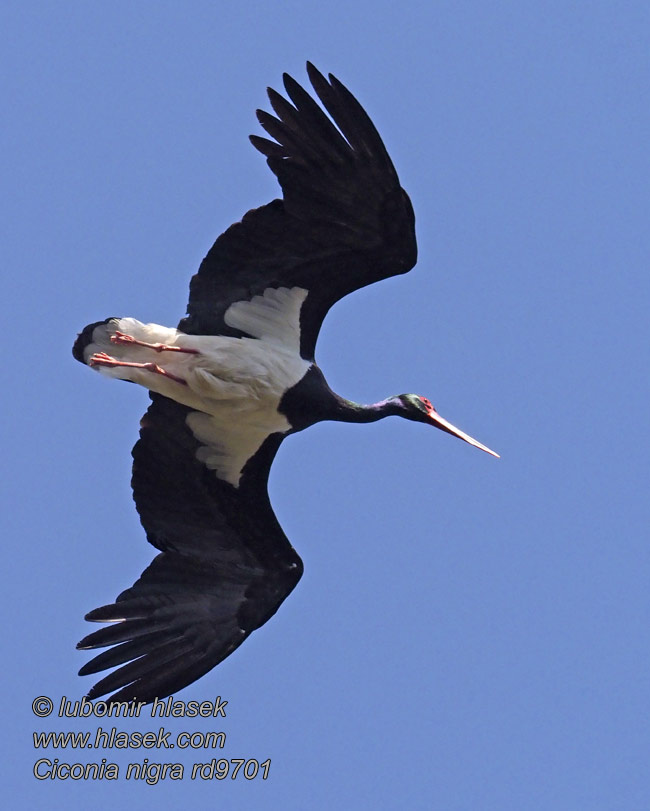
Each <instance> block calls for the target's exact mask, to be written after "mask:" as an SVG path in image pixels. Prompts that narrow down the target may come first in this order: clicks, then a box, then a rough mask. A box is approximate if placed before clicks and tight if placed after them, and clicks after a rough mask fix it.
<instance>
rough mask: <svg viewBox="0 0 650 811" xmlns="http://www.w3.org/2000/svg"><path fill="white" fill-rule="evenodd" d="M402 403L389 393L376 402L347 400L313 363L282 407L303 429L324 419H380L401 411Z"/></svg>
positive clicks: (296, 426) (290, 392)
mask: <svg viewBox="0 0 650 811" xmlns="http://www.w3.org/2000/svg"><path fill="white" fill-rule="evenodd" d="M400 408H401V403H400V401H399V400H398V399H397V398H396V397H389V398H388V399H387V400H382V401H381V402H379V403H373V404H372V405H361V404H360V403H354V402H352V400H346V399H345V398H344V397H340V396H339V395H338V394H336V393H335V392H333V391H332V389H330V387H329V386H328V385H327V382H326V380H325V378H324V377H323V374H322V372H321V371H320V369H319V368H318V367H317V366H315V365H314V366H311V367H310V369H309V371H308V372H307V374H306V375H305V376H304V377H303V378H302V380H301V381H300V382H299V383H296V385H295V386H294V387H293V388H291V389H289V391H287V392H286V393H285V395H284V397H283V398H282V400H281V401H280V405H279V407H278V409H279V411H280V412H282V413H283V414H285V415H286V417H287V419H288V420H289V422H290V423H291V427H292V428H293V430H294V431H302V430H303V428H307V426H309V425H313V424H314V423H316V422H321V421H322V420H336V421H338V422H376V421H377V420H380V419H382V418H383V417H388V416H390V415H393V414H399V413H400Z"/></svg>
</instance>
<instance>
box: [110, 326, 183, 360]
mask: <svg viewBox="0 0 650 811" xmlns="http://www.w3.org/2000/svg"><path fill="white" fill-rule="evenodd" d="M111 343H112V344H129V345H130V346H145V347H147V349H153V350H154V351H155V352H186V353H187V354H188V355H198V354H199V352H198V349H185V347H182V346H168V345H167V344H148V343H147V342H146V341H138V339H137V338H134V337H133V336H132V335H126V334H125V333H123V332H119V331H117V330H116V332H115V334H114V335H111Z"/></svg>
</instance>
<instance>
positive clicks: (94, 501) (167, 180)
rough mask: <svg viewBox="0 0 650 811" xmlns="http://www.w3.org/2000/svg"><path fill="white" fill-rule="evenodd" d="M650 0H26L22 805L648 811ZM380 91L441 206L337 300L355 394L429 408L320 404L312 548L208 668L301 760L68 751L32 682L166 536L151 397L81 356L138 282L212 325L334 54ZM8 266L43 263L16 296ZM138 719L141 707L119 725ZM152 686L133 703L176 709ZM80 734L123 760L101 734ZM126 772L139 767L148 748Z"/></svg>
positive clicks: (67, 679)
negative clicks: (273, 142)
mask: <svg viewBox="0 0 650 811" xmlns="http://www.w3.org/2000/svg"><path fill="white" fill-rule="evenodd" d="M649 13H650V12H649V11H648V6H647V3H641V2H617V3H613V2H597V1H596V2H592V3H589V4H579V3H567V2H565V1H564V0H563V2H545V3H532V2H490V3H480V2H462V0H461V1H460V2H436V3H429V4H425V3H408V2H406V3H404V4H397V3H394V2H384V0H374V1H373V2H372V3H369V2H362V1H361V0H349V1H348V2H345V3H342V2H339V0H334V2H333V3H329V4H320V5H318V6H316V4H310V3H304V2H300V3H299V2H295V1H294V0H291V1H290V2H283V3H282V4H279V3H273V2H266V3H262V2H248V0H241V2H238V3H208V2H187V3H183V4H181V3H170V2H161V3H144V2H128V3H127V2H121V1H120V2H113V3H90V4H89V3H78V2H71V3H63V4H53V3H36V2H25V3H21V4H17V3H16V4H11V5H9V4H6V5H5V6H4V8H3V11H2V30H3V32H4V33H3V40H4V42H3V47H2V49H1V53H2V56H0V59H2V62H3V65H2V71H1V74H2V79H0V81H1V82H2V97H3V102H4V104H3V106H4V107H5V109H6V110H7V111H8V113H9V115H8V118H7V120H6V121H5V124H4V126H3V129H2V132H1V133H0V156H1V157H0V161H1V163H2V177H3V182H2V187H3V189H4V190H5V195H3V198H2V202H1V203H0V205H1V206H2V211H1V212H0V213H1V217H0V223H1V225H0V227H1V228H2V232H3V233H2V239H1V240H0V244H1V246H2V248H1V250H2V267H3V269H4V274H5V276H4V278H5V294H4V295H3V296H2V302H1V306H2V309H3V323H4V329H5V338H4V347H5V350H6V354H5V355H4V357H5V359H6V361H5V365H4V375H5V392H6V396H5V397H4V398H3V404H2V409H3V412H4V413H3V419H2V424H3V427H4V429H5V438H4V440H3V446H4V459H5V476H4V482H3V488H2V491H3V494H2V498H3V501H5V500H6V501H5V504H4V505H3V507H2V515H3V519H4V523H5V524H6V527H5V530H4V532H3V537H4V555H5V557H4V566H3V571H4V573H5V575H6V583H5V585H4V595H5V607H4V610H5V623H4V636H5V644H6V646H7V647H6V653H5V666H4V668H3V678H4V682H5V683H4V689H3V696H4V699H5V708H4V710H3V722H4V723H3V739H4V741H3V748H4V752H3V758H2V759H3V762H4V763H5V765H6V766H7V767H8V773H7V777H6V778H5V785H6V786H9V787H10V790H11V792H12V805H13V807H24V808H31V809H38V808H51V807H64V806H65V807H66V808H71V809H76V808H88V807H94V808H114V807H117V806H118V805H128V806H129V807H130V808H133V809H141V808H142V809H144V808H149V807H152V804H155V807H157V808H160V809H167V808H178V807H179V806H184V805H185V804H188V806H189V805H191V806H192V807H194V808H197V809H202V808H213V807H216V808H223V809H249V808H250V809H260V808H264V809H267V808H268V809H305V808H310V809H329V808H332V807H339V808H354V809H371V808H372V809H393V808H412V809H431V808H434V809H436V810H437V809H441V811H447V809H453V810H454V811H456V809H458V810H459V811H460V810H461V809H462V810H464V809H471V810H473V809H499V810H501V809H522V808H525V809H584V808H589V809H621V808H625V809H646V808H647V807H648V804H649V803H650V779H649V778H648V766H647V764H648V759H649V757H650V751H649V750H650V746H649V741H650V735H649V732H648V704H649V698H650V696H649V686H650V672H649V665H648V663H649V657H648V646H649V640H648V627H649V620H650V616H649V614H650V611H649V603H648V592H649V589H648V576H649V574H650V552H649V546H648V517H649V516H648V486H647V485H648V429H647V413H648V409H647V403H648V397H649V395H650V389H649V386H648V380H647V378H648V375H647V370H648V362H649V360H650V358H648V346H649V344H648V334H647V332H648V330H647V323H648V315H647V313H648V305H649V304H650V296H649V293H650V284H649V282H648V259H649V256H650V252H649V247H650V246H649V239H648V228H647V212H648V195H647V189H648V158H647V150H648V131H649V126H650V116H649V114H648V105H647V99H648V67H649V65H648V62H649V58H648V54H649V53H650V48H649V46H650V42H649V39H650V34H649V32H650V29H649V25H648V23H649V20H648V16H649ZM306 59H310V60H312V61H313V62H314V63H315V64H316V65H317V66H319V67H320V69H321V70H323V71H332V72H334V73H335V74H336V75H337V76H338V77H339V78H340V79H342V80H343V81H344V82H345V83H346V84H347V85H348V86H349V87H350V88H351V89H352V91H353V92H354V93H355V94H356V95H357V96H358V97H359V99H360V100H361V102H362V103H363V104H364V105H365V107H366V108H367V110H368V111H369V113H370V115H371V116H372V117H373V119H374V121H375V123H376V124H377V126H378V128H379V130H380V132H381V133H382V136H383V138H384V140H385V142H386V145H387V146H388V149H389V151H390V153H391V155H392V157H393V160H394V162H395V165H396V167H397V170H398V172H399V175H400V179H401V181H402V184H403V185H404V186H405V188H406V189H407V190H408V192H409V194H410V196H411V199H412V200H413V204H414V206H415V211H416V217H417V233H418V240H419V247H420V260H419V263H418V266H417V268H416V270H414V271H413V272H412V273H411V274H409V275H408V276H405V277H401V278H399V279H395V280H390V281H387V282H383V283H382V284H380V285H376V286H375V287H373V288H372V289H368V290H365V291H362V292H360V293H357V294H355V295H353V296H351V297H349V298H348V299H346V300H345V301H343V302H341V303H340V304H338V305H337V306H336V307H335V308H334V310H333V311H332V312H331V313H330V315H329V317H328V319H327V321H326V323H325V327H324V329H323V332H322V333H321V338H320V342H319V347H318V360H319V363H320V365H321V367H322V368H323V369H324V371H325V373H326V375H327V377H328V380H329V382H330V384H331V385H332V386H333V388H335V389H336V390H337V391H338V392H340V393H341V394H343V395H344V396H347V397H349V398H352V399H355V400H359V401H374V400H378V399H381V398H383V397H386V396H388V395H391V394H395V393H398V392H403V391H414V392H417V393H420V394H423V395H426V396H428V397H430V398H431V400H432V401H433V403H434V404H435V405H436V407H437V408H438V410H439V411H440V413H441V414H443V415H444V416H446V417H447V418H449V419H450V420H452V421H453V422H454V423H456V424H457V425H459V426H460V427H461V428H463V429H464V430H466V431H468V432H469V433H471V434H472V435H473V436H476V437H477V439H479V440H480V441H481V442H484V443H486V444H487V445H489V446H490V447H493V448H494V449H495V450H497V451H499V452H500V453H501V455H502V458H501V460H495V459H493V458H491V457H489V456H487V455H486V454H482V453H480V452H478V451H476V450H474V449H472V448H470V447H469V446H467V445H465V444H463V443H461V442H459V441H457V440H453V439H452V438H451V437H448V436H446V435H444V434H442V433H440V432H437V431H429V430H428V429H427V428H426V427H425V426H422V425H415V424H411V423H407V422H405V421H402V420H396V419H392V420H386V421H383V422H381V423H378V424H375V425H369V426H359V425H356V426H352V425H339V424H321V425H318V426H315V427H313V428H311V429H310V430H309V431H306V432H304V433H302V434H299V435H297V436H294V437H291V438H290V439H289V440H288V441H287V442H286V443H285V444H284V445H283V447H282V450H281V452H280V454H279V456H278V458H277V460H276V463H275V465H274V468H273V473H272V479H271V495H272V500H273V503H274V506H275V509H276V512H277V514H278V517H279V519H280V521H281V523H282V525H283V527H284V528H285V531H286V533H287V535H288V536H289V537H290V538H291V540H292V542H293V543H294V545H295V547H296V548H297V550H298V552H299V553H300V554H301V556H302V558H303V560H304V562H305V569H306V571H305V575H304V578H303V580H302V581H301V583H300V584H299V586H298V587H297V589H296V591H295V592H294V593H293V594H292V595H291V596H290V598H289V599H288V600H287V602H286V603H285V604H284V605H283V606H282V607H281V609H280V611H279V612H278V614H277V615H276V616H275V617H274V618H273V620H272V621H271V622H269V623H268V624H267V625H266V626H265V627H264V628H263V629H262V630H260V631H258V632H256V633H255V634H253V636H252V637H251V638H250V639H249V640H248V641H247V642H246V644H245V645H244V646H242V647H241V648H240V649H239V650H238V651H237V652H236V653H235V654H234V655H233V656H231V657H230V658H229V659H228V660H227V661H226V662H224V663H223V664H222V665H221V666H220V667H219V668H218V669H217V670H215V671H213V672H212V673H211V674H209V675H208V676H206V677H205V678H203V679H202V680H201V681H199V682H198V683H196V684H194V685H192V686H191V687H189V688H188V689H186V690H185V691H184V692H183V693H182V694H180V695H179V698H182V699H184V700H186V701H188V700H213V699H214V697H215V696H217V695H219V696H221V697H222V698H224V699H227V700H228V702H229V704H228V714H227V718H226V719H218V720H217V722H212V721H210V720H209V719H184V720H178V719H165V721H164V725H165V727H166V728H168V729H170V730H172V731H173V733H174V734H177V733H178V732H180V731H191V732H193V731H197V730H198V731H209V730H214V729H216V730H217V731H225V732H226V734H227V745H226V747H225V748H224V750H222V751H220V752H219V754H218V756H220V757H227V758H236V757H245V758H256V759H258V760H259V761H263V760H265V759H266V758H271V761H272V766H271V771H270V774H269V778H268V780H266V781H261V780H260V779H256V780H253V781H250V782H249V781H246V780H243V779H237V780H235V781H232V780H227V781H223V782H218V781H216V780H213V781H197V780H195V781H192V780H191V779H189V777H188V776H187V775H188V774H189V771H190V769H191V764H192V763H194V762H202V761H203V760H204V759H209V758H210V757H212V755H213V753H212V752H208V753H207V754H206V753H205V752H204V751H199V752H196V751H190V750H183V751H182V752H181V750H179V749H176V750H175V751H174V752H173V753H171V754H170V753H169V752H165V751H163V750H155V749H154V750H148V751H147V752H143V750H131V751H126V752H125V751H120V750H105V751H102V753H101V756H103V757H106V758H107V760H108V761H110V762H116V763H118V764H120V768H121V769H125V767H126V764H128V763H130V762H142V759H143V757H144V756H147V757H148V758H149V760H150V761H151V762H161V763H162V762H180V763H183V764H184V766H185V768H186V776H185V778H184V779H183V780H182V781H178V782H172V781H170V780H169V779H167V780H163V781H160V782H159V783H158V784H157V785H153V786H149V785H146V783H144V782H142V781H139V782H134V781H133V780H131V781H127V780H126V779H124V778H123V777H120V779H119V780H117V781H114V782H108V781H105V780H104V781H94V782H93V781H76V782H73V781H71V780H66V781H57V780H47V781H37V780H36V779H35V778H34V777H32V773H31V772H32V766H33V763H34V761H35V760H36V759H37V758H38V757H39V756H41V755H40V753H37V752H36V751H35V750H34V748H33V746H32V735H31V733H32V732H33V731H34V730H63V731H67V730H80V731H85V730H88V729H92V730H93V731H94V730H95V729H96V727H97V725H98V724H101V721H97V720H94V721H87V720H83V719H73V720H71V719H58V718H55V717H51V718H49V719H37V718H35V717H34V715H33V714H32V712H31V703H32V700H33V699H34V698H35V697H36V696H39V695H47V696H50V697H52V698H53V699H54V701H55V703H58V701H59V700H60V697H61V696H63V695H65V696H67V697H69V698H79V697H81V695H83V692H84V690H85V689H87V687H88V685H89V684H90V682H91V680H90V679H88V678H86V679H80V678H79V677H77V675H76V671H77V669H78V668H79V667H80V666H81V664H83V662H84V661H86V659H87V656H86V655H84V654H82V653H79V652H76V651H75V650H74V645H75V643H76V641H77V640H78V639H79V638H80V637H81V636H83V635H84V634H86V633H87V632H88V630H91V627H90V626H88V624H87V623H85V622H84V621H83V615H84V613H85V612H86V611H88V610H90V609H91V608H94V607H96V606H98V605H101V604H103V603H106V602H109V601H111V600H112V599H113V598H114V597H115V596H116V594H117V593H118V592H119V591H120V590H122V589H123V588H125V587H127V586H128V585H130V584H131V583H132V582H133V581H134V579H135V578H136V577H137V576H138V575H139V573H140V572H141V570H142V569H143V568H144V567H145V566H146V565H147V563H148V562H149V561H150V559H151V557H152V555H153V550H152V548H151V547H149V546H148V544H147V543H146V541H145V538H144V533H143V531H142V529H141V527H140V525H139V522H138V518H137V515H136V513H135V509H134V507H133V504H132V501H131V496H130V490H129V478H130V449H131V446H132V444H133V443H134V441H135V439H136V437H137V431H138V421H139V418H140V416H141V414H142V412H143V411H144V409H145V407H146V403H147V397H146V393H145V392H144V391H140V390H137V389H136V387H133V386H122V385H119V384H118V383H114V382H112V381H105V380H102V379H100V378H99V376H97V375H94V374H91V373H90V372H89V370H84V369H83V368H82V367H81V366H80V365H79V364H77V363H75V362H74V361H73V359H72V357H71V355H70V347H71V345H72V341H73V340H74V337H75V335H76V333H77V331H78V330H79V329H81V328H82V327H83V326H84V325H85V324H86V323H88V322H90V321H94V320H97V319H99V318H104V317H106V316H109V315H133V316H135V317H137V318H140V319H141V320H144V321H155V322H158V323H161V324H170V325H173V324H175V323H176V322H177V321H178V319H179V318H180V317H181V316H182V315H183V313H184V310H185V304H186V300H187V284H188V281H189V278H190V276H191V275H192V273H193V272H194V271H195V270H196V268H197V267H198V264H199V262H200V260H201V258H202V257H203V255H204V254H205V252H206V251H207V249H208V248H209V247H210V245H211V244H212V241H213V239H214V238H215V237H216V236H217V234H218V233H220V232H221V231H222V230H223V229H224V228H225V227H227V226H228V225H229V224H230V223H231V222H233V221H234V220H237V219H239V218H240V217H241V216H242V214H243V213H244V212H245V211H246V210H248V209H249V208H251V207H253V206H256V205H260V204H263V203H265V202H267V201H268V200H270V199H271V198H272V197H274V196H276V193H277V192H276V186H275V182H274V179H273V177H272V176H271V174H270V172H269V171H268V170H267V168H266V166H265V164H264V161H263V159H262V157H261V156H260V155H258V154H256V152H255V150H253V148H252V147H251V146H250V144H249V143H248V141H247V135H248V134H249V133H250V132H259V129H258V127H257V125H256V120H255V117H254V110H255V108H256V107H259V106H264V105H265V103H266V102H265V94H264V88H265V87H266V86H267V85H273V86H275V87H279V86H280V82H281V74H282V72H283V71H285V70H286V71H288V72H290V73H291V74H292V75H293V76H295V77H296V78H297V79H298V80H305V79H306V75H305V72H304V62H305V60H306ZM7 288H8V293H9V294H8V295H7V292H6V291H7ZM102 725H103V726H106V724H102ZM160 725H161V722H160V720H156V719H151V718H147V717H141V718H140V719H133V720H130V721H121V722H119V723H117V724H116V726H118V728H120V729H123V730H126V731H132V730H139V731H146V730H148V729H155V730H157V729H158V728H159V727H160ZM44 756H45V757H51V758H54V757H57V758H58V759H59V760H60V761H67V762H72V763H74V762H88V761H92V760H93V759H97V758H98V757H100V755H99V752H97V751H96V752H95V754H93V753H92V751H90V752H86V751H82V752H79V751H77V752H75V751H74V750H70V749H68V750H65V752H63V751H60V750H59V751H55V750H52V749H50V750H48V751H47V752H46V753H45V755H44ZM122 774H123V772H122Z"/></svg>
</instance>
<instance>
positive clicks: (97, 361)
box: [88, 352, 187, 386]
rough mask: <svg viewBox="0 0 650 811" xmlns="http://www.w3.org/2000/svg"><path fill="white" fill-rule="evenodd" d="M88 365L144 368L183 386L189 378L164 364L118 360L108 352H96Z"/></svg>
mask: <svg viewBox="0 0 650 811" xmlns="http://www.w3.org/2000/svg"><path fill="white" fill-rule="evenodd" d="M88 365H89V366H108V367H109V368H115V367H116V366H130V367H131V368H132V369H144V370H145V371H146V372H153V373H154V374H157V375H163V376H164V377H168V378H169V379H170V380H175V381H176V382H177V383H181V384H182V385H183V386H187V380H184V379H183V378H182V377H178V376H177V375H173V374H172V373H171V372H168V371H167V370H166V369H163V368H162V366H158V364H157V363H129V362H128V361H125V360H117V358H112V357H111V356H110V355H107V354H106V352H95V354H94V355H91V356H90V358H89V359H88Z"/></svg>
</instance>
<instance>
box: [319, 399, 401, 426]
mask: <svg viewBox="0 0 650 811" xmlns="http://www.w3.org/2000/svg"><path fill="white" fill-rule="evenodd" d="M334 397H335V405H334V408H333V409H332V411H331V412H330V415H329V417H328V419H331V420H337V421H339V422H377V420H381V419H383V418H384V417H390V416H395V415H397V414H399V413H400V403H399V401H398V400H397V398H395V397H389V398H388V399H386V400H380V401H379V402H378V403H370V404H369V405H364V404H362V403H355V402H354V401H352V400H346V399H345V397H340V396H339V395H338V394H335V395H334Z"/></svg>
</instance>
